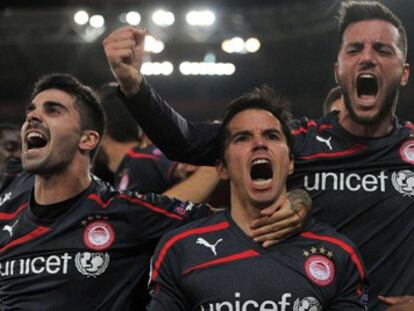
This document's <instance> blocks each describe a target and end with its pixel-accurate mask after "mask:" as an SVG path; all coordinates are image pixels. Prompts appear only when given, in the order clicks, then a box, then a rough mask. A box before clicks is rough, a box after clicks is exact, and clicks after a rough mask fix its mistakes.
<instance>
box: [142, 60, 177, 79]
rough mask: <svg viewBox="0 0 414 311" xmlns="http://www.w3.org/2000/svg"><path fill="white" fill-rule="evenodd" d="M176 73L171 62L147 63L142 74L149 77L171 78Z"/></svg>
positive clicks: (143, 65)
mask: <svg viewBox="0 0 414 311" xmlns="http://www.w3.org/2000/svg"><path fill="white" fill-rule="evenodd" d="M173 71H174V66H173V64H171V63H170V62H162V63H158V62H154V63H151V62H145V63H143V64H142V67H141V73H142V74H144V75H147V76H151V75H154V76H159V75H163V76H169V75H170V74H171V73H172V72H173Z"/></svg>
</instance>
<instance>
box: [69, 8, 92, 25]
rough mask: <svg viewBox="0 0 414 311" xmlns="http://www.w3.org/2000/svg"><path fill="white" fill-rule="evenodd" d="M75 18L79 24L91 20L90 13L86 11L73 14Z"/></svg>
mask: <svg viewBox="0 0 414 311" xmlns="http://www.w3.org/2000/svg"><path fill="white" fill-rule="evenodd" d="M73 20H74V21H75V23H76V24H78V25H85V24H86V23H87V22H88V21H89V14H88V13H87V12H86V11H82V10H81V11H78V12H76V13H75V15H74V16H73Z"/></svg>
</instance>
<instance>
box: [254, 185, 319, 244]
mask: <svg viewBox="0 0 414 311" xmlns="http://www.w3.org/2000/svg"><path fill="white" fill-rule="evenodd" d="M311 208H312V199H311V197H310V195H309V194H308V193H307V192H306V191H305V190H302V189H295V190H291V191H290V192H289V193H288V196H287V199H286V200H285V201H284V202H282V204H281V206H280V207H279V208H278V209H277V210H276V211H275V212H273V210H272V209H271V208H269V209H263V210H262V211H261V214H262V215H263V216H262V217H261V218H260V219H257V220H255V221H254V222H253V223H252V224H251V226H250V228H251V232H250V236H251V237H252V238H253V239H254V240H255V241H256V242H259V243H261V244H262V245H263V246H264V247H269V246H271V245H273V244H276V243H278V242H279V241H281V240H284V239H286V238H288V237H290V236H292V235H294V234H296V233H298V232H299V231H300V230H301V228H302V227H303V226H304V224H305V222H306V218H307V216H308V214H309V212H310V210H311Z"/></svg>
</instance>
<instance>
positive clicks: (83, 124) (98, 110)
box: [32, 73, 106, 160]
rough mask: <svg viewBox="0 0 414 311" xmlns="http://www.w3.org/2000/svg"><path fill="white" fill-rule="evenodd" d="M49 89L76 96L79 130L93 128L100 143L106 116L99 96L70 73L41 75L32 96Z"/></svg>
mask: <svg viewBox="0 0 414 311" xmlns="http://www.w3.org/2000/svg"><path fill="white" fill-rule="evenodd" d="M49 89H58V90H61V91H63V92H65V93H67V94H69V95H71V96H73V97H75V98H76V100H75V108H76V109H77V110H78V112H79V116H80V128H81V130H94V131H96V132H98V134H99V143H100V141H101V140H102V136H103V134H104V130H105V122H106V117H105V112H104V110H103V109H102V106H101V104H100V101H99V97H98V96H97V95H96V94H95V92H94V91H93V90H92V89H91V88H90V87H88V86H86V85H84V84H82V83H81V82H80V81H79V80H78V79H76V78H75V77H73V76H71V75H70V74H66V73H52V74H47V75H44V76H42V77H41V78H40V79H39V80H38V81H37V82H36V84H35V86H34V89H33V92H32V98H34V97H35V96H36V95H37V94H39V93H41V92H43V91H45V90H49ZM98 149H99V144H98V145H97V147H96V148H95V149H94V150H92V151H91V153H90V157H91V160H93V159H94V157H95V154H96V152H97V151H98Z"/></svg>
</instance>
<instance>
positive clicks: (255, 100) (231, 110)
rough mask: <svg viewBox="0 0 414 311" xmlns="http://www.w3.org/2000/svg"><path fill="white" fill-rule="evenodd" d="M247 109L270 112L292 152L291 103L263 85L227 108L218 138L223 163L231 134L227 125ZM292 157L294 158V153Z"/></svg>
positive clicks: (237, 99) (234, 101)
mask: <svg viewBox="0 0 414 311" xmlns="http://www.w3.org/2000/svg"><path fill="white" fill-rule="evenodd" d="M247 109H262V110H266V111H269V112H270V113H271V114H272V115H274V116H275V118H277V119H278V120H279V122H280V124H281V126H282V131H283V134H284V135H285V137H286V140H287V145H288V147H289V150H290V152H292V150H293V140H292V137H291V134H290V130H289V127H288V124H289V122H290V121H291V120H292V113H291V112H290V110H289V103H288V102H287V101H286V100H285V99H283V98H281V97H280V95H278V94H276V93H275V92H274V90H273V89H272V88H271V87H269V86H267V85H263V86H261V87H258V88H255V89H253V90H252V91H250V92H248V93H245V94H244V95H242V96H240V97H239V98H236V99H235V100H233V101H232V102H231V103H230V104H229V105H228V106H227V107H226V110H225V112H224V116H223V121H222V123H221V126H220V130H219V136H218V139H219V141H218V143H219V148H220V158H221V160H222V161H223V163H225V162H224V152H225V149H226V146H227V142H228V138H229V134H230V133H229V131H228V127H227V125H228V124H229V122H230V121H231V120H232V119H233V118H234V116H235V115H237V114H238V113H239V112H242V111H244V110H247ZM290 156H292V153H291V154H290Z"/></svg>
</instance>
